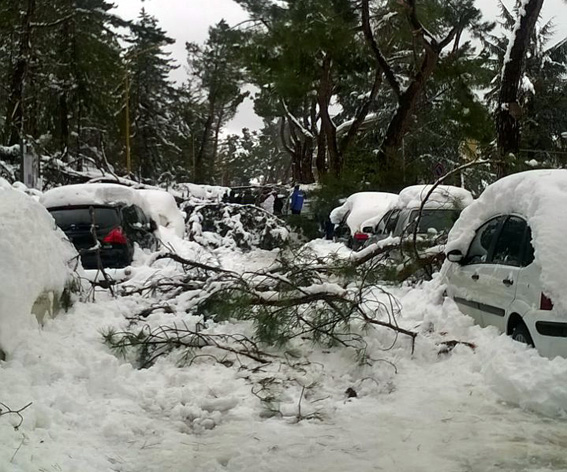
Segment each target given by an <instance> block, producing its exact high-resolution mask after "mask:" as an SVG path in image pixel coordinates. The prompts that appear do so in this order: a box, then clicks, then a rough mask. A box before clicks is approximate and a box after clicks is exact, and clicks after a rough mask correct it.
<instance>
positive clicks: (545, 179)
mask: <svg viewBox="0 0 567 472" xmlns="http://www.w3.org/2000/svg"><path fill="white" fill-rule="evenodd" d="M565 208H567V170H565V169H553V170H551V169H549V170H530V171H526V172H520V173H517V174H513V175H509V176H507V177H504V178H503V179H500V180H498V181H497V182H495V183H493V184H492V185H490V186H488V187H487V188H486V190H485V191H484V192H483V193H482V195H481V196H480V197H479V198H478V199H477V200H475V201H474V202H473V203H472V204H471V205H470V206H469V207H467V208H465V209H464V210H463V212H462V213H461V216H460V218H459V219H458V220H457V222H456V223H455V226H453V229H452V230H451V232H450V233H449V241H448V243H447V251H451V250H453V249H459V250H461V251H462V252H463V253H466V252H467V249H468V247H469V245H470V243H471V241H472V239H473V237H474V234H475V231H476V230H477V229H478V228H479V227H480V226H481V225H482V224H484V223H485V222H486V221H488V220H489V219H491V218H493V217H495V216H498V215H505V214H511V213H514V214H518V215H521V216H523V217H524V218H525V219H526V220H527V222H528V225H529V226H530V228H531V230H532V243H533V246H534V249H535V263H536V264H538V265H539V266H540V268H541V283H542V285H543V287H544V289H545V290H546V293H547V295H548V296H550V297H551V298H552V300H553V302H554V303H555V304H560V305H561V307H562V309H563V310H565V309H567V293H566V292H565V279H566V278H567V270H566V269H565V267H567V264H566V263H567V246H566V245H565V235H566V234H567V219H566V218H564V217H563V216H562V215H561V212H562V211H564V209H565Z"/></svg>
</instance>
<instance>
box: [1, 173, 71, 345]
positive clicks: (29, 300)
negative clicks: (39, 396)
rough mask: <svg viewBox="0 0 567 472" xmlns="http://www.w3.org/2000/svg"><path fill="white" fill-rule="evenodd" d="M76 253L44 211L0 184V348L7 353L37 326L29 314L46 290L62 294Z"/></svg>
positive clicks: (32, 201)
mask: <svg viewBox="0 0 567 472" xmlns="http://www.w3.org/2000/svg"><path fill="white" fill-rule="evenodd" d="M76 257H77V253H76V251H75V249H74V248H73V246H72V245H71V244H70V243H69V242H68V241H67V239H66V238H65V235H64V234H63V233H62V232H61V231H60V230H59V229H57V227H56V226H55V222H54V221H53V218H51V216H50V215H49V213H48V212H47V210H46V209H45V208H44V207H43V206H41V205H40V204H39V203H37V202H36V201H35V200H34V199H32V198H31V197H29V196H27V195H25V194H24V193H22V192H21V191H18V190H13V189H11V188H10V186H9V184H7V182H6V181H4V180H2V179H0V347H1V348H2V349H3V350H4V351H6V352H11V351H12V350H13V349H14V348H15V346H16V345H17V344H18V342H19V340H20V336H21V333H22V331H23V330H25V329H33V328H34V327H37V323H38V322H37V320H36V319H35V317H34V316H32V315H31V310H32V306H33V304H34V302H35V301H36V300H37V298H38V297H39V296H40V295H41V294H43V293H45V292H48V291H53V292H54V293H55V294H57V295H60V294H61V292H62V291H63V289H64V287H65V284H66V282H67V281H68V280H69V278H70V276H71V268H70V267H69V266H68V265H67V264H68V263H69V262H71V261H72V260H73V259H74V258H76Z"/></svg>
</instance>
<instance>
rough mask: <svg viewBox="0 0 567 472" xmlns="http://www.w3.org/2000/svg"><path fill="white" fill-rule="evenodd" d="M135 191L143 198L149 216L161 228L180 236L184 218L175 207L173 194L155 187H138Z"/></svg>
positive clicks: (183, 226) (182, 230) (183, 227)
mask: <svg viewBox="0 0 567 472" xmlns="http://www.w3.org/2000/svg"><path fill="white" fill-rule="evenodd" d="M137 192H138V193H139V194H140V195H141V196H142V197H143V199H144V200H145V205H144V206H145V208H146V210H147V211H148V212H149V215H150V216H151V218H152V219H153V220H154V221H155V222H156V223H157V224H158V225H160V226H161V227H162V228H166V229H167V230H170V231H172V232H173V233H174V234H175V235H176V236H177V237H179V238H182V237H183V234H184V233H185V218H184V214H183V212H182V211H181V210H179V208H178V207H177V203H176V202H175V198H174V197H173V195H171V194H170V193H168V192H166V191H164V190H157V189H156V190H153V189H139V190H137Z"/></svg>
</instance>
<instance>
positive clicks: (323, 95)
mask: <svg viewBox="0 0 567 472" xmlns="http://www.w3.org/2000/svg"><path fill="white" fill-rule="evenodd" d="M332 96H333V82H332V77H331V58H330V57H329V56H328V55H327V56H325V58H324V59H323V64H322V66H321V83H320V85H319V90H318V93H317V102H318V104H319V111H320V113H321V132H322V133H324V135H325V139H326V144H327V150H328V152H329V164H330V168H331V171H332V172H333V174H335V176H336V177H339V176H340V175H341V171H342V168H343V159H342V155H341V152H340V150H339V147H338V145H337V128H336V126H335V124H334V123H333V120H332V118H331V115H330V114H329V106H330V104H331V98H332Z"/></svg>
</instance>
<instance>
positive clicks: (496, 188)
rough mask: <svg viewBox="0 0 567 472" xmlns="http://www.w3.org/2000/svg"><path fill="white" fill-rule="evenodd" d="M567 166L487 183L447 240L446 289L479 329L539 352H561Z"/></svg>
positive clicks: (565, 320)
mask: <svg viewBox="0 0 567 472" xmlns="http://www.w3.org/2000/svg"><path fill="white" fill-rule="evenodd" d="M565 208H567V170H563V169H562V170H533V171H528V172H521V173H518V174H514V175H510V176H508V177H505V178H503V179H501V180H499V181H498V182H496V183H494V184H492V185H490V186H489V187H488V188H487V189H486V190H485V191H484V193H483V194H482V195H481V196H480V197H479V198H478V200H476V201H475V202H474V203H472V204H471V205H470V206H469V207H468V208H466V209H465V210H464V211H463V212H462V213H461V216H460V218H459V220H458V221H457V222H456V223H455V226H454V227H453V229H452V231H451V233H450V234H449V241H448V243H447V248H446V255H447V261H446V262H445V265H444V266H443V270H442V274H443V277H444V281H445V283H446V292H447V295H449V296H450V297H451V298H452V299H453V300H454V301H455V302H456V303H457V305H458V307H459V309H460V310H461V311H462V312H463V313H465V314H467V315H470V316H471V317H472V318H474V320H475V321H476V322H477V323H478V324H480V325H481V326H488V325H492V326H496V327H497V328H498V329H499V330H500V331H502V332H503V333H507V334H509V335H511V336H512V337H513V338H514V339H515V340H517V341H521V342H524V343H527V344H529V345H532V346H535V347H536V348H537V349H538V351H539V352H540V354H542V355H544V356H546V357H550V358H552V357H555V356H558V355H559V356H562V357H567V290H566V289H567V244H566V237H567V219H566V218H564V217H563V215H562V213H561V212H563V211H564V209H565Z"/></svg>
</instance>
